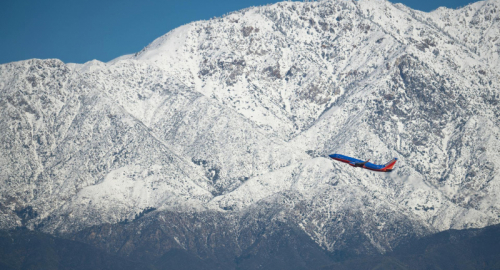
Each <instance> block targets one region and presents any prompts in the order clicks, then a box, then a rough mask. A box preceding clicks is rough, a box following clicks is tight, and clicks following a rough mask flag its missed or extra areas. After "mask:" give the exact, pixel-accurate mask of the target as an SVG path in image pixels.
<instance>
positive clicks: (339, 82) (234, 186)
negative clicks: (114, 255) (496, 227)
mask: <svg viewBox="0 0 500 270" xmlns="http://www.w3.org/2000/svg"><path fill="white" fill-rule="evenodd" d="M499 31H500V1H499V0H486V1H482V2H477V3H474V4H471V5H468V6H466V7H463V8H460V9H456V10H452V9H446V8H440V9H437V10H435V11H433V12H430V13H425V12H420V11H415V10H412V9H410V8H408V7H406V6H404V5H401V4H392V3H390V2H387V1H384V0H360V1H345V0H325V1H319V2H281V3H277V4H274V5H268V6H263V7H252V8H248V9H245V10H241V11H238V12H234V13H231V14H229V15H227V16H224V17H222V18H216V19H212V20H209V21H198V22H193V23H190V24H188V25H184V26H182V27H179V28H177V29H175V30H173V31H171V32H169V33H167V34H166V35H164V36H162V37H160V38H158V39H157V40H155V41H153V42H152V43H151V44H150V45H148V46H147V47H145V48H144V49H143V50H142V51H140V52H138V53H136V54H134V55H126V56H122V57H120V58H117V59H115V60H113V61H111V62H109V63H102V62H99V61H91V62H88V63H85V64H65V63H63V62H61V61H59V60H38V59H33V60H27V61H22V62H15V63H9V64H4V65H0V105H1V106H0V110H1V114H0V132H1V136H0V154H1V155H0V168H1V169H0V182H1V184H0V213H1V215H0V227H1V228H3V229H6V228H13V227H17V226H27V227H28V228H31V229H37V230H41V231H44V232H50V233H57V234H68V233H78V232H80V235H84V236H82V238H83V239H84V241H88V242H92V241H93V240H92V239H95V234H96V232H95V231H92V229H89V228H96V227H95V226H103V225H105V224H115V225H111V226H120V224H130V222H134V225H133V226H132V225H131V226H128V225H127V226H128V227H127V228H129V229H130V230H131V233H132V232H133V233H135V232H136V231H139V232H140V231H141V230H142V229H143V228H151V226H153V227H155V226H156V227H158V228H162V230H163V231H164V232H168V237H169V238H168V239H170V240H168V241H170V242H168V243H169V244H168V245H167V246H169V247H173V246H176V247H180V248H183V249H186V250H189V251H193V252H195V253H196V254H198V255H200V254H205V255H206V254H209V253H211V252H212V253H215V252H216V250H217V248H218V247H219V245H217V244H214V243H225V244H224V245H227V246H228V247H229V246H231V248H232V250H233V251H234V253H235V254H236V255H241V254H242V253H243V252H244V250H245V249H246V248H248V247H251V246H252V244H254V243H255V241H256V239H257V238H258V237H261V236H262V234H261V233H260V232H262V231H263V230H264V231H268V232H273V231H279V230H280V229H279V228H280V225H279V224H287V226H291V227H294V228H299V229H300V230H301V232H303V233H305V234H307V235H308V236H309V237H310V238H311V239H312V240H313V241H315V242H316V243H317V244H318V245H320V246H321V247H322V248H324V249H326V250H328V251H332V252H335V251H338V250H343V249H347V248H355V249H356V251H355V252H358V253H363V252H371V251H377V252H385V251H388V250H391V249H392V248H393V247H394V246H395V245H397V244H398V243H399V242H400V241H402V240H404V239H407V238H409V237H419V236H423V235H426V234H430V233H434V232H438V231H443V230H448V229H461V228H479V227H484V226H487V225H492V224H497V223H500V197H499V196H498V195H499V194H500V162H499V160H500V128H499V126H500V58H499V56H500V38H499V37H500V33H499ZM331 153H342V154H346V155H351V156H354V157H357V158H361V159H369V158H370V159H371V160H372V161H374V162H376V163H384V162H386V161H388V160H390V159H391V158H393V157H398V164H397V165H396V170H395V171H394V172H392V173H390V174H386V173H375V172H370V171H366V170H362V169H357V168H352V167H350V166H347V165H345V164H339V163H336V162H333V161H331V160H330V159H328V158H327V156H326V155H327V154H331ZM92 226H94V227H92ZM106 226H107V225H106ZM124 226H125V225H124ZM156 227H155V228H156ZM180 228H183V229H180ZM89 230H90V231H89ZM124 230H125V229H124ZM103 231H105V230H102V231H100V232H102V235H101V236H100V237H102V238H101V239H104V238H105V237H108V238H106V239H107V241H111V240H110V237H112V236H113V234H112V233H110V232H106V233H105V232H103ZM85 232H89V233H88V234H87V235H86V234H85ZM92 233H93V236H92V237H94V238H92V237H90V236H89V235H91V234H92ZM89 237H90V238H89ZM116 237H118V236H116ZM193 237H197V238H201V239H205V240H204V241H205V242H203V241H202V242H196V241H195V242H193V240H192V239H193ZM116 239H118V238H115V240H116ZM209 239H212V240H209ZM214 239H215V240H214ZM353 239H356V240H355V241H354V240H353ZM116 241H117V240H116ZM210 241H212V242H211V243H212V245H211V244H210V243H209V242H210ZM118 242H119V241H118ZM353 243H354V244H353ZM122 244H123V243H122ZM107 248H111V247H109V246H108V247H107ZM133 250H134V248H128V249H121V250H120V252H125V253H127V252H133ZM160 255H161V254H160ZM205 255H200V256H205ZM207 256H208V255H207ZM214 256H215V255H214Z"/></svg>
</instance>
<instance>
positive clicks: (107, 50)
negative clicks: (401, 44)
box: [0, 0, 476, 64]
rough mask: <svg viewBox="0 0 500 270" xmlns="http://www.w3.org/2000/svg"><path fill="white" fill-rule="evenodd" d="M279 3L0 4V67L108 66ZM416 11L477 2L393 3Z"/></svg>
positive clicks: (84, 0) (92, 0)
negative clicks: (235, 14) (154, 44)
mask: <svg viewBox="0 0 500 270" xmlns="http://www.w3.org/2000/svg"><path fill="white" fill-rule="evenodd" d="M275 2H279V1H277V0H184V1H183V0H178V1H172V0H163V1H156V0H141V1H137V0H0V64H2V63H8V62H12V61H19V60H25V59H30V58H42V59H45V58H59V59H61V60H63V61H64V62H66V63H68V62H72V63H83V62H86V61H89V60H92V59H97V60H100V61H104V62H107V61H109V60H111V59H113V58H116V57H118V56H121V55H124V54H130V53H135V52H137V51H140V50H141V49H142V48H143V47H145V46H146V45H147V44H149V43H150V42H151V41H153V40H154V39H155V38H157V37H159V36H161V35H163V34H165V33H167V32H168V31H170V30H172V29H174V28H176V27H178V26H181V25H183V24H186V23H189V22H192V21H197V20H206V19H210V18H213V17H214V16H216V17H219V16H222V15H223V14H226V13H228V12H231V11H236V10H240V9H242V8H246V7H251V6H260V5H265V4H268V3H275ZM392 2H395V3H397V2H401V3H403V4H405V5H407V6H409V7H411V8H413V9H418V10H423V11H431V10H434V9H436V8H438V7H440V6H445V7H449V8H456V7H459V6H465V5H467V4H468V3H471V2H476V1H473V0H393V1H392Z"/></svg>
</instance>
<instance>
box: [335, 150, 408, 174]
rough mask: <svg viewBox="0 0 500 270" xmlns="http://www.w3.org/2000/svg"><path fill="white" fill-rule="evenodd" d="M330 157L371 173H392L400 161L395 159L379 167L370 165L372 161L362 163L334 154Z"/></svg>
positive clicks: (358, 160)
mask: <svg viewBox="0 0 500 270" xmlns="http://www.w3.org/2000/svg"><path fill="white" fill-rule="evenodd" d="M328 156H329V157H330V158H332V159H334V160H337V161H341V162H345V163H348V164H349V165H351V166H353V167H359V168H363V169H367V170H371V171H376V172H392V170H394V169H393V168H394V165H395V164H396V161H398V159H397V158H394V159H392V160H391V161H389V162H388V163H387V164H384V165H377V164H373V163H370V162H369V161H370V160H367V161H362V160H360V159H355V158H352V157H348V156H344V155H340V154H333V155H328Z"/></svg>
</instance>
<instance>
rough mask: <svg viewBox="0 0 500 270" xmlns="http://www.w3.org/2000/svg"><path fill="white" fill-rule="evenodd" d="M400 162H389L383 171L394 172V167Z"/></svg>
mask: <svg viewBox="0 0 500 270" xmlns="http://www.w3.org/2000/svg"><path fill="white" fill-rule="evenodd" d="M397 161H398V159H397V158H393V159H392V160H391V161H389V162H387V164H385V167H384V169H383V170H386V171H388V172H390V171H392V169H393V168H394V165H396V162H397Z"/></svg>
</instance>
